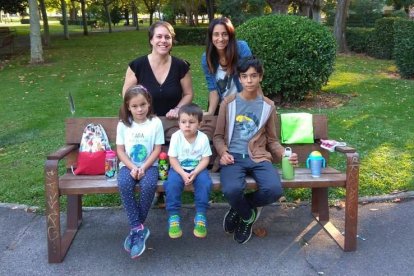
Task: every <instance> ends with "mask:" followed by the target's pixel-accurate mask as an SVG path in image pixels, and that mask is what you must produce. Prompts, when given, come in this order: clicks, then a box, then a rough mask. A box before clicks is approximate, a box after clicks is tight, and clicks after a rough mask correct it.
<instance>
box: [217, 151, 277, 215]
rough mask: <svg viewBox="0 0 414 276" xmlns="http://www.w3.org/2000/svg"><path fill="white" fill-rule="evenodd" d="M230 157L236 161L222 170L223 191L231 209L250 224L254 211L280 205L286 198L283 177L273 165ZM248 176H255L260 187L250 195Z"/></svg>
mask: <svg viewBox="0 0 414 276" xmlns="http://www.w3.org/2000/svg"><path fill="white" fill-rule="evenodd" d="M230 154H231V155H233V157H234V164H231V165H222V166H221V170H220V181H221V190H222V191H223V193H224V197H225V198H226V199H227V201H228V202H229V204H230V206H231V207H232V208H233V209H234V210H236V212H237V213H238V214H239V215H240V216H241V217H242V218H243V219H244V220H248V219H250V217H251V215H252V211H251V210H252V209H253V208H254V207H262V206H265V205H268V204H270V203H273V202H276V201H277V200H278V199H279V198H280V197H281V196H282V193H283V189H282V186H281V183H280V176H279V173H278V172H277V171H276V169H275V168H274V167H273V165H272V163H270V162H269V161H263V162H259V163H256V162H254V161H253V160H251V159H250V157H249V156H248V155H242V154H238V153H230ZM247 175H251V176H252V177H253V179H254V180H255V181H256V183H257V186H258V189H257V190H256V191H254V192H253V193H249V194H245V189H246V180H245V179H246V176H247Z"/></svg>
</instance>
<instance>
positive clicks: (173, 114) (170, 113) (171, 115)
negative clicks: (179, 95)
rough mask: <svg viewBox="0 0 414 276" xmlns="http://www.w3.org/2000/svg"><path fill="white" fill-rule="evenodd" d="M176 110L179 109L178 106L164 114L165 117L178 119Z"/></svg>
mask: <svg viewBox="0 0 414 276" xmlns="http://www.w3.org/2000/svg"><path fill="white" fill-rule="evenodd" d="M178 110H180V108H179V107H178V106H177V107H176V108H174V109H171V110H170V111H168V113H167V114H165V117H167V118H168V119H178Z"/></svg>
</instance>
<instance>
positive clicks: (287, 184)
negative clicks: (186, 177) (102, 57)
mask: <svg viewBox="0 0 414 276" xmlns="http://www.w3.org/2000/svg"><path fill="white" fill-rule="evenodd" d="M296 171H297V172H296V175H295V179H293V180H283V179H282V186H283V187H284V188H323V187H345V181H346V175H345V174H343V173H340V172H338V171H336V173H335V172H334V171H335V170H334V169H332V168H330V170H326V172H327V173H326V172H322V175H321V177H320V178H312V176H311V174H310V172H309V170H308V169H304V168H300V169H297V170H296ZM280 173H281V172H280V171H279V174H280ZM210 176H211V180H212V182H213V187H212V189H213V190H215V191H219V190H221V185H220V174H219V173H210ZM163 183H164V181H161V180H160V181H158V187H157V190H158V191H159V192H164V186H163ZM246 183H247V188H248V189H256V188H257V185H256V182H255V181H254V179H253V178H252V177H247V178H246ZM184 190H185V191H193V186H192V185H189V186H186V187H185V189H184ZM59 191H60V194H61V195H82V194H85V195H86V194H113V193H118V192H119V190H118V183H117V182H116V181H107V180H106V179H105V176H103V175H73V174H70V173H68V174H66V175H64V176H62V177H61V178H60V181H59ZM136 191H137V192H138V191H139V186H138V185H137V187H136Z"/></svg>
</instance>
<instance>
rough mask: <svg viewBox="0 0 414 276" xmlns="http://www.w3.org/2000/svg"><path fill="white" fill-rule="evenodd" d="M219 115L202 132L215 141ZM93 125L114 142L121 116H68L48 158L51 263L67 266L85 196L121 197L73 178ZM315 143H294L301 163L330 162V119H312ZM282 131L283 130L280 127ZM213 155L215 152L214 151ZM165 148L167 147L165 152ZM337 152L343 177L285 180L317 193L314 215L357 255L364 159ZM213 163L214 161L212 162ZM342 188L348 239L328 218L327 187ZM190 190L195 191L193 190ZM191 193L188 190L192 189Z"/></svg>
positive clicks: (170, 126)
mask: <svg viewBox="0 0 414 276" xmlns="http://www.w3.org/2000/svg"><path fill="white" fill-rule="evenodd" d="M216 118H217V117H215V116H205V118H204V122H203V126H202V129H201V130H202V131H204V132H205V133H206V134H207V135H208V136H209V138H210V140H211V138H212V136H213V133H214V129H215V124H216ZM161 119H162V121H163V125H164V130H165V138H166V144H168V141H169V139H170V137H171V134H172V133H174V132H175V131H176V130H177V129H178V126H177V122H176V120H167V119H166V118H161ZM88 123H95V124H102V126H103V127H104V128H105V130H106V132H107V134H108V137H109V140H110V141H112V142H114V141H115V137H116V126H117V123H118V119H117V118H68V119H67V120H66V145H64V146H63V147H62V148H60V149H59V150H57V151H56V152H54V153H52V154H50V155H49V156H47V160H46V164H45V190H46V191H45V192H46V219H47V241H48V257H49V262H50V263H58V262H62V261H63V259H64V257H65V255H66V252H67V251H68V249H69V247H70V245H71V242H72V241H73V239H74V237H75V235H76V232H77V231H78V229H79V226H80V225H81V223H82V195H86V194H107V193H118V187H117V182H115V181H113V182H110V181H106V180H105V177H104V176H103V175H98V176H85V175H77V176H75V175H73V174H72V172H71V169H70V167H71V166H72V165H74V164H75V163H76V158H77V154H78V148H79V143H80V139H81V136H82V132H83V129H84V128H85V126H86V125H87V124H88ZM313 125H314V136H315V143H314V144H306V145H303V144H302V145H289V146H290V147H292V148H293V151H294V152H296V153H298V156H299V161H300V162H301V163H302V164H303V163H304V162H306V159H307V157H308V155H309V153H310V152H311V151H313V150H319V151H320V152H321V153H322V155H323V156H324V157H325V159H326V160H327V163H328V164H329V159H328V158H329V152H328V151H326V150H324V149H322V148H321V147H320V143H319V139H327V138H328V128H327V125H328V124H327V118H326V116H325V115H313ZM277 129H278V133H280V126H279V123H278V126H277ZM212 149H213V152H214V148H212ZM164 150H166V148H164ZM336 151H337V152H339V153H343V154H344V156H345V159H346V172H345V173H342V172H340V171H338V170H336V169H334V168H330V167H327V168H325V169H323V171H322V175H321V177H320V178H313V177H311V175H310V170H309V169H305V168H297V169H296V171H295V174H296V175H295V179H293V180H282V185H283V187H284V188H310V189H312V202H311V204H312V205H311V211H312V214H313V216H314V217H315V219H316V220H317V221H318V222H319V223H320V224H321V225H322V227H323V228H324V229H325V230H326V231H327V232H328V233H329V235H330V236H331V237H332V238H333V239H334V240H335V241H336V242H337V243H338V245H339V246H340V247H341V248H342V249H343V250H344V251H354V250H356V246H357V219H358V176H359V157H358V154H357V152H356V151H355V150H354V149H352V148H350V147H337V148H336ZM212 159H213V158H212ZM60 161H64V162H65V163H66V164H65V165H66V169H67V171H66V173H65V174H63V175H59V174H58V167H59V162H60ZM211 176H212V180H213V189H214V190H220V177H219V174H218V173H211ZM247 184H248V187H249V188H252V189H254V188H255V187H256V185H255V182H254V181H253V179H252V178H248V179H247ZM329 187H342V188H345V189H346V198H345V203H346V207H345V224H344V225H345V227H344V228H345V229H344V232H345V233H344V235H342V234H341V233H340V231H339V230H338V229H337V228H336V227H335V226H334V225H333V224H332V223H331V222H330V220H329V205H328V188H329ZM189 189H190V190H191V187H189ZM187 190H188V189H187ZM158 191H163V185H162V182H161V181H159V183H158ZM61 196H66V197H67V225H66V230H65V231H63V234H61V230H62V229H61V224H60V212H61V209H60V197H61Z"/></svg>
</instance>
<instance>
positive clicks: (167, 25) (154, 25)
mask: <svg viewBox="0 0 414 276" xmlns="http://www.w3.org/2000/svg"><path fill="white" fill-rule="evenodd" d="M161 26H162V27H165V28H166V29H167V30H168V32H169V33H170V35H171V38H172V41H174V39H175V32H174V28H173V26H172V25H171V24H170V23H168V22H167V21H157V22H155V23H152V25H151V26H150V27H149V28H148V42H149V44H150V46H151V39H152V38H153V37H154V32H155V29H156V28H158V27H161Z"/></svg>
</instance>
